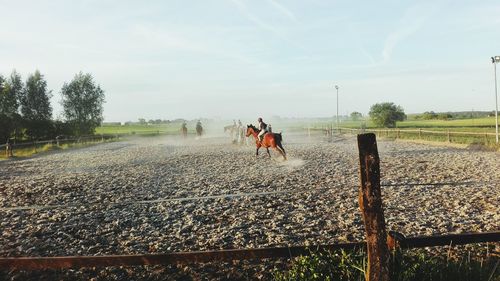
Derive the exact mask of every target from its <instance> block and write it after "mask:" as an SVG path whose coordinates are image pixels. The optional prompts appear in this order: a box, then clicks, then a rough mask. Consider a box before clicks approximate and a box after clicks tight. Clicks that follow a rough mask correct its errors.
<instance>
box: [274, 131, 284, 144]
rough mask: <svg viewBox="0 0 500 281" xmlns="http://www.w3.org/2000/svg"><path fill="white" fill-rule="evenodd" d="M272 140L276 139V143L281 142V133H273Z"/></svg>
mask: <svg viewBox="0 0 500 281" xmlns="http://www.w3.org/2000/svg"><path fill="white" fill-rule="evenodd" d="M274 140H275V141H276V144H278V143H279V144H281V142H282V141H283V136H282V135H281V133H274Z"/></svg>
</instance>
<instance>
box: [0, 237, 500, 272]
mask: <svg viewBox="0 0 500 281" xmlns="http://www.w3.org/2000/svg"><path fill="white" fill-rule="evenodd" d="M498 241H500V231H496V232H486V233H466V234H448V235H441V236H419V237H409V238H403V239H402V240H398V243H399V245H400V247H402V248H423V247H430V246H446V245H464V244H469V243H484V242H498ZM365 246H366V242H353V243H339V244H327V245H312V246H291V247H273V248H257V249H229V250H218V251H194V252H178V253H167V254H143V255H109V256H62V257H61V256H60V257H5V258H0V269H24V270H39V269H63V268H80V267H107V266H138V265H161V264H179V263H184V264H186V263H199V262H223V261H226V262H227V261H233V260H253V259H271V258H273V259H276V258H293V257H297V256H307V255H310V253H311V251H323V252H326V251H332V250H336V249H354V248H361V247H365Z"/></svg>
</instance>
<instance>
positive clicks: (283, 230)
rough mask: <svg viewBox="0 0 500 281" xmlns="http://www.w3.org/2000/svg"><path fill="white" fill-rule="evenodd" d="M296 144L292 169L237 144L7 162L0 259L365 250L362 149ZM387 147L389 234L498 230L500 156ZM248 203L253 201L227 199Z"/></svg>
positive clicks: (148, 270) (135, 145)
mask: <svg viewBox="0 0 500 281" xmlns="http://www.w3.org/2000/svg"><path fill="white" fill-rule="evenodd" d="M284 138H285V143H284V146H285V149H286V150H287V153H288V156H289V160H288V161H286V162H284V161H282V160H281V159H280V158H279V155H278V154H277V153H276V152H273V158H272V159H269V158H267V157H266V156H265V151H263V150H261V155H260V157H258V158H255V156H254V150H255V148H254V147H252V146H248V147H246V146H245V147H238V146H235V145H230V144H228V142H229V141H228V140H227V139H225V138H205V139H201V140H194V139H191V140H188V141H181V140H180V139H176V138H172V137H170V138H167V137H155V138H139V139H132V140H126V141H122V142H115V143H106V144H101V145H97V146H92V147H87V148H82V149H75V150H67V151H61V152H56V153H49V154H44V155H40V156H38V157H34V158H30V159H19V160H11V161H2V162H0V170H1V174H0V211H1V213H2V216H1V217H0V228H1V230H2V231H1V236H0V256H65V255H104V254H142V253H165V252H176V251H194V250H215V249H230V248H255V247H269V246H286V245H311V244H323V243H336V242H347V241H360V240H362V238H363V226H362V221H361V216H360V214H359V211H358V206H357V189H358V187H357V185H358V182H359V180H358V175H357V173H358V154H357V153H358V152H357V145H356V141H355V138H354V137H349V136H344V137H340V138H335V139H334V140H333V141H326V140H324V139H322V138H308V137H300V136H287V135H284ZM378 146H379V154H380V158H381V173H382V184H383V185H384V186H383V190H382V192H383V200H384V205H385V217H386V221H387V224H388V228H389V229H391V230H396V231H399V232H402V233H404V234H406V235H407V236H416V235H431V234H444V233H461V232H479V231H493V230H499V229H500V213H499V211H498V210H499V209H498V202H499V201H500V200H499V199H500V161H499V159H500V157H499V153H496V152H484V151H472V150H466V149H456V148H446V147H431V146H426V145H421V144H411V143H406V142H394V141H384V140H379V142H378ZM273 192H274V193H273ZM241 193H252V194H253V196H233V197H231V196H226V197H217V195H229V194H241ZM258 193H264V194H258ZM210 196H212V197H210ZM204 197H205V198H204ZM206 197H208V198H206ZM182 198H184V199H182ZM283 264H284V263H283V262H280V261H276V262H268V263H251V262H238V263H235V264H232V265H231V266H229V264H204V265H193V266H166V267H158V266H155V267H128V268H127V267H123V268H118V267H117V268H107V269H83V270H64V271H37V272H24V271H12V272H0V279H2V277H3V278H5V279H14V280H26V279H30V278H31V279H36V280H39V279H41V280H43V279H46V280H53V279H89V278H95V279H96V280H101V279H102V280H105V279H106V280H107V279H117V280H128V279H143V278H145V279H158V280H162V279H165V278H168V277H170V278H171V279H187V280H189V279H205V278H210V279H212V278H218V279H224V278H228V279H237V278H240V279H250V278H252V279H253V278H264V279H267V278H268V277H269V274H270V271H271V270H272V269H273V268H274V267H276V268H282V267H283V266H284V265H283ZM234 269H237V270H234ZM166 276H167V277H166Z"/></svg>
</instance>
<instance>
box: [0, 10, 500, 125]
mask: <svg viewBox="0 0 500 281" xmlns="http://www.w3.org/2000/svg"><path fill="white" fill-rule="evenodd" d="M0 14H1V16H0V74H2V75H4V76H7V75H9V74H10V73H11V71H12V70H13V69H16V70H17V71H18V72H19V73H20V74H21V75H22V76H23V78H24V79H26V77H27V75H28V74H30V73H33V72H34V71H35V70H36V69H38V70H40V72H41V73H42V74H43V75H44V76H45V78H46V80H47V83H48V87H49V89H51V90H52V94H53V97H52V104H53V107H54V115H55V116H54V117H58V116H60V112H61V104H60V100H61V95H60V89H61V87H62V85H63V83H64V82H69V81H71V79H73V77H74V75H75V74H76V73H78V72H80V71H82V72H84V73H91V74H92V75H93V77H94V79H95V81H96V82H97V83H98V84H99V85H100V86H101V87H102V88H103V89H104V90H105V95H106V103H105V105H104V118H105V121H109V122H111V121H122V122H124V121H128V120H132V121H134V120H137V119H138V118H146V119H175V118H187V119H193V118H200V117H203V118H228V119H233V118H257V117H258V116H262V117H264V118H266V117H267V118H269V117H271V116H282V117H329V116H334V115H335V114H336V105H337V103H336V90H335V87H334V86H335V85H338V86H339V91H338V96H339V114H340V115H345V114H349V113H351V112H353V111H358V112H361V113H363V114H366V113H368V111H369V109H370V106H371V105H373V104H375V103H378V102H394V103H395V104H397V105H401V106H402V107H403V108H404V110H405V112H406V113H419V112H424V111H431V110H432V111H436V112H444V111H466V110H494V108H495V92H494V65H493V64H492V63H491V59H490V57H491V56H494V55H500V2H499V1H498V0H483V1H451V0H449V1H448V0H447V1H442V0H432V1H396V0H391V1H386V0H381V1H332V0H330V1H319V0H308V1H285V0H248V1H244V0H211V1H206V0H200V1H191V0H179V1H171V0H168V1H167V0H164V1H153V0H151V1H109V0H72V1H66V0H53V1H48V0H45V1H43V0H38V1H23V0H16V1H11V0H9V1H7V0H0ZM499 73H500V69H499Z"/></svg>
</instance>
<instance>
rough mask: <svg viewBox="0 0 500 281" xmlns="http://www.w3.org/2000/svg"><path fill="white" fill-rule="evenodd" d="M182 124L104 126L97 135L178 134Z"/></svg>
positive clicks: (98, 130) (99, 128)
mask: <svg viewBox="0 0 500 281" xmlns="http://www.w3.org/2000/svg"><path fill="white" fill-rule="evenodd" d="M180 127H181V124H178V123H170V124H154V125H140V124H133V125H104V126H101V127H98V128H96V134H131V135H132V134H137V135H141V134H154V133H156V132H159V133H161V134H178V133H179V132H180Z"/></svg>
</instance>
